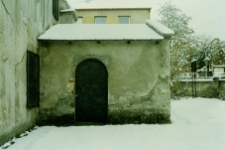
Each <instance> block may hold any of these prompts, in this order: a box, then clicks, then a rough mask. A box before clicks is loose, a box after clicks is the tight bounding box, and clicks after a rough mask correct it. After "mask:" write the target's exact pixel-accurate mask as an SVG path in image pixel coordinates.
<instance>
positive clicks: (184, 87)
mask: <svg viewBox="0 0 225 150" xmlns="http://www.w3.org/2000/svg"><path fill="white" fill-rule="evenodd" d="M195 86H196V96H197V97H208V98H219V99H222V100H225V90H224V89H225V82H224V81H218V80H214V81H196V83H193V84H192V82H191V81H186V82H184V81H182V82H180V83H179V84H177V86H176V87H173V90H174V91H175V93H174V96H175V97H176V96H178V97H183V96H192V87H193V89H194V87H195Z"/></svg>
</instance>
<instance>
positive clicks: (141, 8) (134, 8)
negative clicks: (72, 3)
mask: <svg viewBox="0 0 225 150" xmlns="http://www.w3.org/2000/svg"><path fill="white" fill-rule="evenodd" d="M109 9H115V10H116V9H117V10H131V9H132V10H138V9H140V10H143V9H149V10H151V9H152V8H151V7H140V8H137V7H130V8H75V10H109Z"/></svg>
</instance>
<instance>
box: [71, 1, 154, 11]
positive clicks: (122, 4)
mask: <svg viewBox="0 0 225 150" xmlns="http://www.w3.org/2000/svg"><path fill="white" fill-rule="evenodd" d="M67 1H68V2H69V4H70V6H71V7H72V8H75V9H76V10H79V9H131V8H132V9H134V8H135V9H151V7H150V6H151V5H150V2H149V1H137V0H136V1H135V0H130V1H129V2H127V1H122V0H97V1H96V0H83V1H76V0H67Z"/></svg>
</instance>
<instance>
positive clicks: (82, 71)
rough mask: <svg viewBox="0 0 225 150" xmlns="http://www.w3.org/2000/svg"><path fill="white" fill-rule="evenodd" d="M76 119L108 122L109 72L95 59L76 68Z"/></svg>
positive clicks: (86, 61)
mask: <svg viewBox="0 0 225 150" xmlns="http://www.w3.org/2000/svg"><path fill="white" fill-rule="evenodd" d="M75 78H76V98H75V99H76V111H75V112H76V121H77V122H97V123H106V122H107V116H108V113H107V112H108V72H107V69H106V67H105V66H104V64H102V63H101V62H100V61H98V60H95V59H88V60H85V61H83V62H81V63H80V64H79V65H78V66H77V69H76V77H75Z"/></svg>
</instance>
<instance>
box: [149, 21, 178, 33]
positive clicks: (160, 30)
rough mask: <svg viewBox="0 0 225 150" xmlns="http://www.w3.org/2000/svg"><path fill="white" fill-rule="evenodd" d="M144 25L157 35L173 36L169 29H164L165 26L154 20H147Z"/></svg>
mask: <svg viewBox="0 0 225 150" xmlns="http://www.w3.org/2000/svg"><path fill="white" fill-rule="evenodd" d="M146 24H147V25H148V26H149V27H150V28H152V29H154V30H155V31H156V32H157V33H159V34H160V35H163V36H171V35H173V34H174V32H173V31H172V30H171V29H169V28H168V27H166V26H165V25H163V24H161V23H159V22H157V21H155V20H147V21H146Z"/></svg>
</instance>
